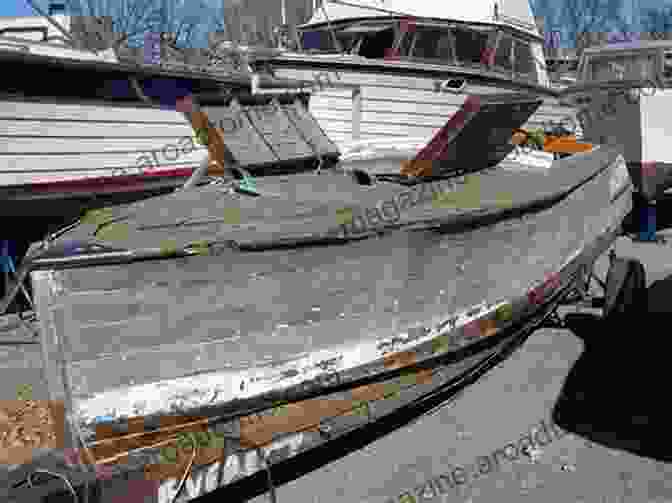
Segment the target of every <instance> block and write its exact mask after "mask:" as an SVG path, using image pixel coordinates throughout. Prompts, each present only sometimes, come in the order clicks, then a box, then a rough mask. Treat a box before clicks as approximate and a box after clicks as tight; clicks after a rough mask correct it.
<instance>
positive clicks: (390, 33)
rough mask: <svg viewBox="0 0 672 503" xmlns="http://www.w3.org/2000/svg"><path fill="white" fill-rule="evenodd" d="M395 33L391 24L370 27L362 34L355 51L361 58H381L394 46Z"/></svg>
mask: <svg viewBox="0 0 672 503" xmlns="http://www.w3.org/2000/svg"><path fill="white" fill-rule="evenodd" d="M395 39H396V35H395V32H394V27H392V26H382V27H381V26H378V27H370V28H369V29H368V30H367V31H366V32H365V33H364V34H363V35H362V36H361V39H360V41H359V44H358V46H357V48H356V50H355V52H356V53H357V54H358V55H359V56H362V57H363V58H370V59H382V58H384V57H385V55H386V53H387V51H388V50H389V49H390V48H392V47H393V46H394V41H395Z"/></svg>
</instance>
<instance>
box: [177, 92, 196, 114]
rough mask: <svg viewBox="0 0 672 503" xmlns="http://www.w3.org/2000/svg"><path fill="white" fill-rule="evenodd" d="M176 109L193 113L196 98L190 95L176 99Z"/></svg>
mask: <svg viewBox="0 0 672 503" xmlns="http://www.w3.org/2000/svg"><path fill="white" fill-rule="evenodd" d="M175 110H177V111H178V112H183V113H191V112H192V111H193V110H194V99H193V98H192V97H191V95H189V96H185V97H183V98H178V99H177V100H175Z"/></svg>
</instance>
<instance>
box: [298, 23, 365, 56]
mask: <svg viewBox="0 0 672 503" xmlns="http://www.w3.org/2000/svg"><path fill="white" fill-rule="evenodd" d="M334 34H335V35H336V39H337V40H338V41H339V42H340V44H341V47H342V49H343V51H344V52H350V51H351V50H352V47H353V44H354V42H355V41H356V40H357V34H356V33H347V32H345V31H344V30H335V31H334ZM301 47H302V49H303V50H304V51H306V52H318V53H333V52H339V49H338V47H336V45H335V44H334V37H333V35H332V34H331V33H330V31H329V30H328V29H319V30H310V31H304V32H302V33H301Z"/></svg>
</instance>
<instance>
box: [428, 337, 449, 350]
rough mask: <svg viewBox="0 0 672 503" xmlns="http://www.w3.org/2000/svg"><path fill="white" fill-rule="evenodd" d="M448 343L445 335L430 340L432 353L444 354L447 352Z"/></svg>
mask: <svg viewBox="0 0 672 503" xmlns="http://www.w3.org/2000/svg"><path fill="white" fill-rule="evenodd" d="M448 347H449V341H448V336H447V335H441V336H439V337H436V338H435V339H433V340H432V353H445V352H446V351H448Z"/></svg>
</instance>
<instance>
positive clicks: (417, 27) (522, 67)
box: [301, 21, 539, 82]
mask: <svg viewBox="0 0 672 503" xmlns="http://www.w3.org/2000/svg"><path fill="white" fill-rule="evenodd" d="M498 36H499V40H498V41H496V38H497V37H498ZM334 39H336V40H338V42H339V43H340V45H341V48H340V49H341V50H342V52H344V53H347V54H355V55H358V56H361V57H364V58H369V59H382V58H384V57H385V56H387V55H388V54H389V50H390V49H395V50H394V53H395V57H397V58H400V59H404V60H410V61H417V62H422V63H430V64H443V65H446V64H447V65H453V66H472V67H473V66H482V65H483V64H484V61H483V55H484V53H485V52H486V50H487V48H488V47H492V46H495V47H496V52H495V59H494V66H493V68H492V69H493V70H495V71H497V72H499V73H504V74H507V75H508V76H511V77H517V78H522V79H525V80H530V81H533V82H534V81H537V80H538V79H539V75H538V69H537V65H536V64H535V58H534V54H533V50H532V46H531V43H530V42H529V41H526V40H523V39H522V38H518V37H514V36H512V35H510V34H508V33H505V32H501V31H498V30H497V29H496V28H493V27H483V26H470V25H455V24H451V25H445V24H433V23H415V24H413V25H412V26H404V23H403V22H401V23H390V22H389V21H388V22H386V23H376V22H373V21H369V22H367V23H360V24H355V25H349V26H345V27H339V28H335V29H333V34H332V33H330V30H329V29H328V28H327V27H320V28H317V29H315V28H313V29H310V30H305V31H303V33H301V45H302V47H303V49H304V50H305V51H307V52H313V53H325V54H328V53H334V52H339V48H338V47H336V43H335V41H334Z"/></svg>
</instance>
